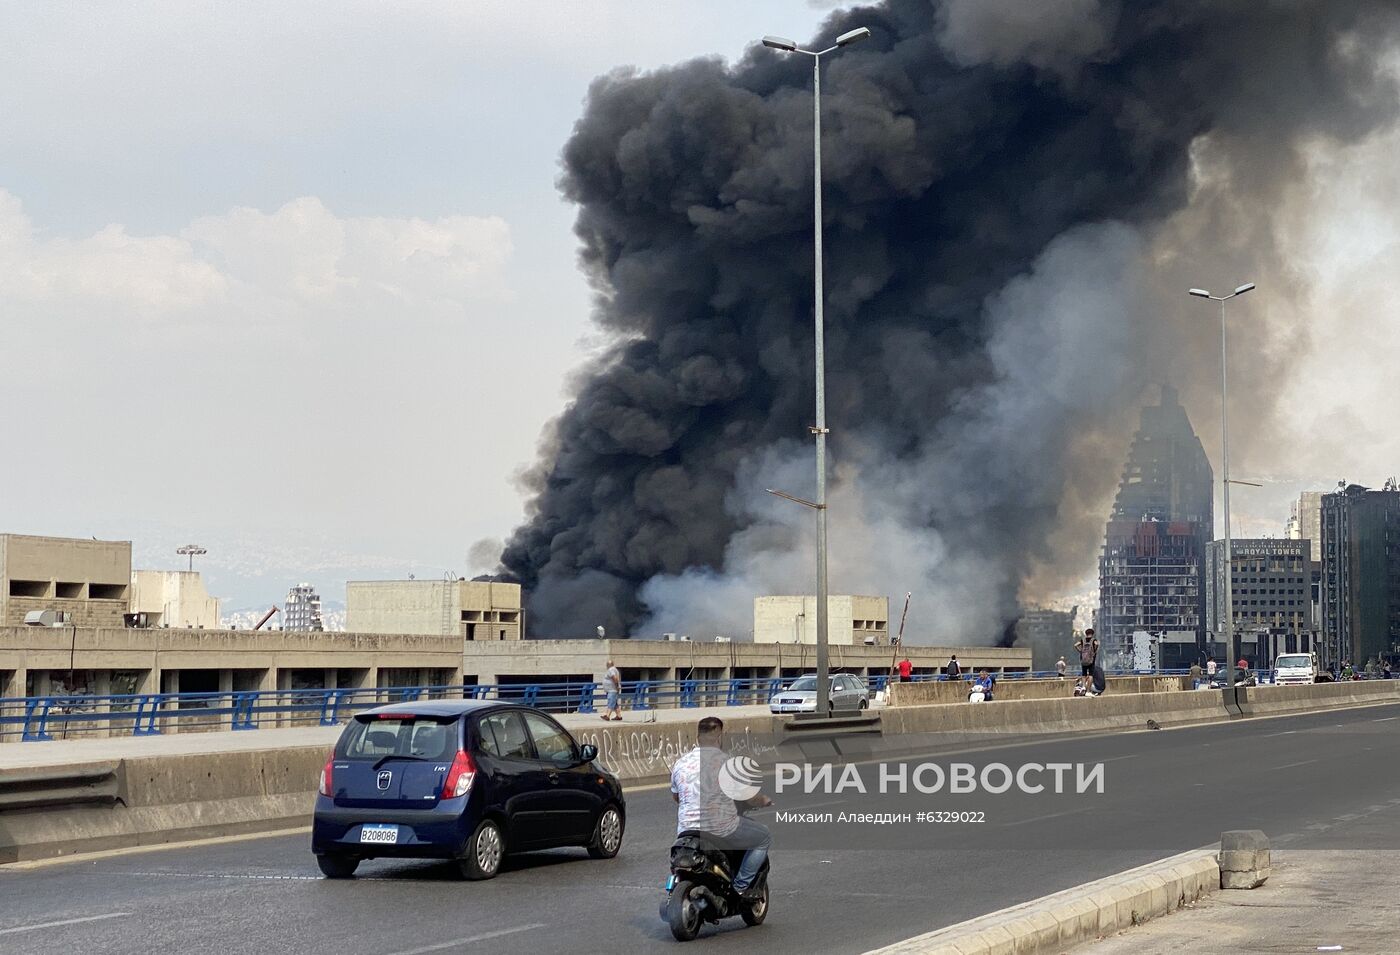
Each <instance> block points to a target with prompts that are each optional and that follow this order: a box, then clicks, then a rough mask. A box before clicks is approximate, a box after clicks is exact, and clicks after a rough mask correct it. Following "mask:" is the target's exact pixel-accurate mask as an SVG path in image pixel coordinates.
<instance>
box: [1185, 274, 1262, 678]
mask: <svg viewBox="0 0 1400 955" xmlns="http://www.w3.org/2000/svg"><path fill="white" fill-rule="evenodd" d="M1253 289H1254V283H1253V282H1246V283H1245V284H1244V285H1241V286H1240V287H1239V288H1237V289H1235V290H1234V291H1233V292H1231V293H1230V294H1229V295H1212V294H1210V293H1209V292H1207V291H1206V290H1205V289H1203V288H1193V289H1192V290H1191V294H1192V295H1194V296H1195V297H1196V298H1208V299H1210V300H1211V301H1212V302H1219V303H1220V445H1221V448H1220V466H1221V469H1222V470H1223V471H1224V477H1223V479H1222V480H1221V486H1222V487H1223V488H1224V492H1225V626H1226V627H1228V628H1229V630H1228V636H1227V637H1226V644H1225V645H1226V647H1227V648H1228V649H1227V650H1226V654H1227V656H1228V657H1229V659H1227V660H1226V661H1225V665H1226V666H1227V667H1229V668H1230V685H1231V686H1232V687H1233V686H1234V685H1235V684H1237V683H1239V681H1240V671H1239V667H1238V666H1236V662H1237V661H1238V660H1239V658H1240V656H1239V655H1240V641H1239V634H1238V633H1237V632H1236V630H1235V592H1234V575H1235V567H1234V564H1233V563H1232V562H1231V560H1230V419H1229V414H1228V413H1227V410H1226V409H1227V407H1228V405H1229V396H1230V390H1229V376H1228V374H1227V373H1226V358H1225V303H1226V302H1228V301H1230V299H1232V298H1234V297H1235V296H1236V295H1243V294H1244V293H1245V292H1249V291H1252V290H1253Z"/></svg>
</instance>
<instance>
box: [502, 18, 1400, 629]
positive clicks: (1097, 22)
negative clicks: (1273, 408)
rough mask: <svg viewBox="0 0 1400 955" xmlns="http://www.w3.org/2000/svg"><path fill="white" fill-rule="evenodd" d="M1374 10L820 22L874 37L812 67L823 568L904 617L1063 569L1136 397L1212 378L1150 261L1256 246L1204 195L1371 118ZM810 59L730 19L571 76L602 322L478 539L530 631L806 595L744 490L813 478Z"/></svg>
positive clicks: (1276, 168)
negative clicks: (817, 174) (692, 50)
mask: <svg viewBox="0 0 1400 955" xmlns="http://www.w3.org/2000/svg"><path fill="white" fill-rule="evenodd" d="M1031 7H1034V8H1035V10H1034V11H1031V9H1030V8H1031ZM1397 21H1400V8H1397V7H1396V6H1395V5H1394V4H1392V3H1385V2H1379V0H1329V2H1327V3H1325V4H1305V5H1300V4H1296V3H1292V2H1270V0H1160V2H1155V3H1146V2H1144V3H1135V4H1129V3H1117V2H1113V0H1097V2H1095V0H1055V2H1053V3H1050V2H1047V3H1044V4H1024V3H1018V2H1014V0H996V2H992V0H987V2H979V3H972V2H965V0H943V2H941V3H932V4H930V3H928V2H927V0H889V2H887V3H885V4H883V5H880V6H875V7H868V8H863V9H859V10H854V11H849V12H844V13H839V14H836V15H834V16H833V17H832V19H831V21H830V22H828V24H827V25H826V28H825V30H824V31H823V35H824V36H826V35H835V34H836V33H837V32H840V31H842V30H844V29H849V28H852V27H854V26H858V25H864V26H868V27H870V28H871V30H872V31H873V34H874V37H873V39H871V40H868V41H866V42H865V43H863V44H861V45H858V46H855V47H851V48H849V49H848V50H844V51H842V52H841V54H840V55H838V56H835V57H832V58H831V60H830V62H829V65H828V66H826V67H824V70H825V71H826V72H825V76H824V82H823V123H824V136H823V152H824V159H825V165H824V186H825V197H826V206H825V208H826V223H825V225H826V231H825V240H826V245H827V250H828V258H827V271H826V283H827V301H826V310H827V369H828V375H827V387H828V417H829V424H830V426H831V428H832V436H831V445H830V446H831V450H832V459H833V463H832V478H833V487H832V490H831V501H832V510H831V521H832V538H831V541H832V543H831V549H832V587H833V592H874V593H902V592H903V591H904V590H906V589H908V590H913V591H916V592H917V593H918V594H919V597H920V600H921V601H922V602H923V604H924V606H926V607H928V608H930V612H929V613H927V614H926V615H925V617H924V623H923V625H922V626H921V627H920V628H919V629H918V630H917V631H916V632H914V633H913V634H912V639H915V640H934V641H945V640H956V641H958V642H964V641H970V642H994V641H996V640H997V639H1000V638H1001V635H1002V632H1003V629H1004V626H1005V623H1006V621H1007V619H1009V618H1011V617H1013V616H1014V615H1015V613H1016V607H1017V603H1018V600H1019V599H1021V598H1022V597H1024V596H1026V594H1027V592H1028V590H1029V591H1034V590H1035V589H1037V588H1039V587H1048V586H1052V585H1053V584H1055V583H1060V582H1062V578H1063V577H1064V576H1066V572H1063V571H1062V570H1060V569H1058V567H1057V565H1058V564H1059V562H1060V558H1061V556H1062V555H1063V554H1065V553H1069V552H1072V553H1074V554H1075V555H1077V556H1079V557H1081V558H1082V557H1083V556H1084V554H1085V553H1086V552H1087V551H1088V550H1091V549H1092V544H1091V543H1090V542H1091V541H1092V539H1093V538H1095V537H1097V536H1098V535H1099V534H1101V532H1102V525H1101V522H1102V519H1103V514H1102V513H1101V512H1095V511H1093V510H1092V509H1093V508H1096V507H1098V506H1100V505H1101V503H1102V497H1103V495H1104V493H1106V492H1107V491H1108V489H1109V488H1110V487H1111V485H1112V483H1113V480H1114V477H1115V475H1114V473H1113V472H1114V471H1115V470H1116V467H1117V460H1118V458H1119V456H1121V453H1122V450H1123V445H1122V443H1121V442H1122V440H1123V436H1124V433H1125V431H1126V430H1130V428H1131V425H1132V423H1133V419H1134V418H1135V403H1136V401H1137V400H1138V399H1140V398H1142V397H1144V396H1146V395H1148V394H1149V388H1150V386H1151V385H1153V384H1154V383H1155V382H1157V381H1160V380H1162V379H1163V378H1164V377H1166V376H1168V375H1170V376H1171V377H1172V379H1173V380H1174V381H1176V382H1177V383H1178V384H1182V383H1184V384H1185V385H1186V386H1187V387H1188V388H1189V387H1190V386H1192V385H1195V384H1202V383H1205V382H1208V381H1210V380H1211V378H1210V376H1211V375H1213V374H1215V373H1217V370H1218V365H1216V364H1214V363H1212V362H1210V359H1209V356H1210V354H1211V353H1210V341H1211V338H1210V334H1209V327H1208V326H1206V327H1205V328H1204V329H1203V328H1202V325H1203V319H1202V316H1201V315H1200V314H1199V313H1198V312H1194V311H1189V310H1188V309H1187V308H1186V307H1185V306H1184V305H1181V304H1179V301H1178V300H1179V299H1180V298H1181V295H1180V293H1181V290H1182V288H1184V287H1185V286H1184V284H1183V283H1184V282H1185V281H1187V280H1186V279H1185V278H1184V277H1183V276H1184V275H1185V274H1186V272H1187V270H1188V269H1189V270H1193V271H1191V272H1190V274H1191V275H1192V277H1193V283H1192V284H1199V279H1198V278H1196V277H1197V276H1199V275H1200V274H1201V273H1202V272H1204V273H1205V274H1206V276H1207V278H1208V279H1209V280H1211V281H1214V278H1213V276H1215V275H1216V273H1217V272H1218V271H1219V272H1221V273H1222V274H1227V273H1225V271H1224V270H1225V269H1226V268H1227V267H1228V268H1235V267H1238V268H1239V269H1242V270H1243V269H1253V268H1256V267H1263V268H1275V269H1278V271H1279V272H1280V273H1282V272H1284V270H1283V269H1282V268H1281V267H1280V265H1281V263H1279V262H1278V261H1277V258H1276V254H1275V252H1274V247H1275V243H1274V241H1273V237H1272V234H1271V232H1270V227H1269V224H1268V221H1267V218H1266V217H1262V216H1260V215H1258V214H1257V213H1256V214H1255V215H1254V216H1253V217H1252V218H1251V217H1250V216H1248V215H1240V212H1241V208H1240V206H1239V205H1237V204H1238V203H1243V202H1244V201H1245V200H1246V199H1247V198H1252V199H1255V200H1258V199H1261V198H1267V197H1269V196H1271V195H1273V194H1276V193H1277V191H1278V190H1280V189H1282V188H1284V186H1285V185H1286V184H1287V182H1288V181H1289V179H1290V177H1291V176H1293V175H1295V174H1296V172H1297V170H1298V168H1299V166H1300V158H1299V157H1300V150H1302V149H1303V148H1304V147H1305V146H1306V145H1307V144H1309V143H1315V142H1317V141H1319V140H1338V141H1350V140H1354V139H1357V138H1360V137H1363V136H1365V135H1366V134H1367V133H1368V132H1370V131H1372V130H1374V129H1377V128H1379V127H1381V126H1383V125H1385V124H1387V123H1389V122H1391V121H1392V120H1393V118H1394V113H1395V109H1396V102H1397V90H1396V88H1395V83H1394V82H1393V79H1392V78H1391V77H1390V76H1389V75H1388V74H1386V73H1384V72H1383V71H1382V70H1380V69H1379V68H1378V64H1379V63H1380V62H1381V59H1382V57H1383V55H1384V54H1385V53H1386V52H1387V51H1388V50H1390V49H1391V48H1392V45H1393V42H1394V39H1395V37H1396V35H1397ZM807 64H808V61H806V60H805V59H797V58H791V59H785V58H783V57H781V56H779V55H776V54H774V53H773V52H772V51H768V50H762V49H755V50H753V51H751V52H750V53H749V54H748V55H747V56H746V57H745V58H744V59H743V60H741V61H740V62H739V63H738V64H736V65H734V66H733V67H728V66H726V65H725V64H723V63H721V62H718V61H716V60H703V59H702V60H696V61H693V62H690V63H686V64H682V65H680V66H677V67H674V68H670V69H666V70H661V71H657V72H655V73H648V74H639V73H636V72H633V71H626V70H623V71H618V72H616V73H614V74H611V75H609V76H606V77H603V78H601V79H599V80H598V81H596V82H595V84H594V86H593V88H592V90H591V92H590V96H589V100H588V104H587V108H586V111H585V114H584V116H583V118H582V119H581V120H580V121H579V123H578V125H577V127H576V129H575V133H574V136H573V137H572V139H571V140H570V141H569V143H568V145H567V146H566V148H565V151H564V156H563V165H564V172H563V177H562V186H563V189H564V192H565V194H566V195H567V197H568V198H569V199H571V200H572V201H574V202H575V203H577V204H578V206H579V216H578V222H577V226H576V230H577V233H578V235H579V237H580V240H581V242H582V263H583V266H584V268H585V269H586V271H587V274H588V275H589V277H590V280H591V281H592V282H593V284H594V287H595V289H596V291H597V311H596V321H597V322H598V324H599V325H600V326H601V328H602V329H603V330H604V331H605V332H607V333H609V334H611V335H613V336H615V344H614V345H613V346H612V347H611V348H610V349H609V350H608V351H607V353H606V354H605V355H604V357H603V358H602V359H601V360H600V361H599V362H598V363H597V364H596V366H595V367H592V368H590V369H588V370H587V373H586V374H585V375H584V376H583V377H581V379H580V383H579V386H578V391H577V396H576V398H575V399H574V401H573V402H572V403H571V404H570V405H569V407H568V408H567V409H566V411H565V412H564V413H563V415H562V416H561V417H560V418H559V419H558V421H556V422H555V423H554V424H553V426H552V427H551V430H550V433H549V434H548V435H547V436H546V441H545V446H544V447H543V448H542V460H541V461H540V463H539V464H538V465H537V466H536V467H535V468H534V469H533V470H532V471H531V472H530V473H529V475H527V478H526V481H527V485H528V486H529V488H530V489H531V490H532V492H533V494H534V498H533V502H532V505H531V514H530V517H529V519H528V521H527V523H526V524H525V525H524V526H522V527H521V528H519V529H518V530H517V531H516V532H515V534H514V535H513V536H512V538H511V539H510V541H508V542H507V545H506V548H505V551H504V555H503V558H502V563H503V565H504V570H505V572H506V573H508V574H509V575H511V576H513V577H515V578H516V579H519V580H520V581H522V582H523V583H524V584H525V585H526V586H527V588H528V589H529V591H530V595H531V596H530V601H531V603H530V606H531V610H532V613H533V618H532V624H531V630H532V631H533V632H534V633H535V634H537V635H542V636H546V635H577V634H583V633H587V632H590V631H591V630H592V628H593V626H594V625H596V624H599V623H602V624H604V625H606V626H608V628H609V630H610V631H611V632H612V633H614V634H616V633H620V632H627V631H634V632H638V633H639V634H640V633H647V634H653V633H657V632H660V631H662V630H668V629H675V630H685V631H687V632H694V633H697V634H699V635H707V634H708V628H710V627H713V628H715V629H714V631H713V632H728V633H731V634H734V633H738V634H741V635H742V634H743V633H744V632H746V631H747V625H746V623H745V621H746V620H747V618H748V616H749V613H750V600H751V598H752V597H753V596H754V595H755V594H757V593H763V592H784V591H785V592H803V591H810V588H811V584H810V579H811V576H812V562H811V557H810V554H811V546H810V541H811V526H810V525H811V521H810V516H809V514H807V513H803V512H801V511H800V509H798V508H796V506H795V505H790V504H788V503H786V502H782V501H776V500H773V499H771V498H768V497H767V496H766V495H765V494H764V493H763V488H764V487H775V486H777V487H783V488H785V489H787V490H789V491H791V492H793V493H796V494H799V495H803V494H809V493H810V491H811V487H812V481H813V479H812V475H811V473H810V472H811V465H810V462H811V447H810V442H809V441H807V440H804V438H805V435H806V426H807V425H808V424H810V423H811V417H812V411H811V405H812V369H811V364H812V362H811V355H812V345H811V245H810V243H811V231H810V222H811V220H810V215H811V213H810V208H811V206H810V203H811V185H812V182H811V91H810V68H809V66H808V65H807ZM1251 221H1252V222H1253V223H1254V224H1253V225H1251V224H1249V223H1250V222H1251ZM1212 243H1213V245H1212ZM1228 274H1241V273H1234V272H1230V273H1228ZM1228 281H1229V280H1228V279H1225V278H1222V279H1221V284H1222V285H1223V284H1225V283H1226V282H1228ZM1288 281H1289V280H1288V279H1287V278H1286V276H1283V275H1281V276H1280V278H1279V279H1278V281H1277V282H1276V286H1284V287H1286V285H1287V282H1288ZM1202 331H1204V332H1205V334H1204V335H1203V334H1202ZM1266 333H1267V332H1266V331H1261V332H1260V334H1261V335H1264V334H1266ZM1277 361H1278V359H1276V358H1272V359H1271V358H1269V357H1267V355H1265V356H1263V357H1260V358H1259V359H1258V360H1257V361H1255V362H1253V363H1251V367H1250V368H1249V369H1247V370H1246V371H1245V372H1244V373H1243V374H1244V376H1245V378H1246V384H1248V383H1249V378H1250V376H1267V375H1268V374H1269V373H1270V372H1271V371H1273V370H1274V369H1275V368H1276V365H1277ZM1184 390H1185V389H1184ZM1256 400H1257V396H1256ZM1245 440H1246V441H1247V440H1248V439H1247V438H1246V439H1245ZM1091 517H1092V520H1090V518H1091ZM1091 528H1092V529H1091ZM1067 538H1072V542H1071V543H1069V544H1066V542H1065V541H1066V539H1067Z"/></svg>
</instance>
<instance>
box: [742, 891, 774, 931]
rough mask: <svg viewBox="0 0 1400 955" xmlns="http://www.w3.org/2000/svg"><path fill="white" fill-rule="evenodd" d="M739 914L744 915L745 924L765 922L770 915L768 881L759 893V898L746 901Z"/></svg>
mask: <svg viewBox="0 0 1400 955" xmlns="http://www.w3.org/2000/svg"><path fill="white" fill-rule="evenodd" d="M739 914H740V915H741V916H743V919H744V924H745V925H762V924H763V920H764V919H766V918H767V917H768V883H767V882H766V881H765V882H764V883H763V888H762V890H760V891H759V893H758V898H756V899H754V900H753V901H752V902H747V903H745V905H744V907H743V908H742V909H740V911H739Z"/></svg>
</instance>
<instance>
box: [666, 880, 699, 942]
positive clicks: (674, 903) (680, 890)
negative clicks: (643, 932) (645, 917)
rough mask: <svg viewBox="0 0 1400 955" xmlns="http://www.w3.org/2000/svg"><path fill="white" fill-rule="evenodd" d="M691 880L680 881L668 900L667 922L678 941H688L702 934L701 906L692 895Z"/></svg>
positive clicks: (692, 885) (692, 886)
mask: <svg viewBox="0 0 1400 955" xmlns="http://www.w3.org/2000/svg"><path fill="white" fill-rule="evenodd" d="M694 888H695V886H694V884H692V883H690V882H678V883H677V884H676V887H675V888H674V889H672V890H671V897H670V898H669V899H667V901H666V923H667V924H668V925H670V926H671V934H672V935H674V936H675V937H676V941H678V942H688V941H690V940H691V939H693V938H694V937H695V936H697V935H699V934H700V908H699V907H698V906H697V905H696V904H695V900H694V899H692V898H691V897H690V892H691V890H692V889H694Z"/></svg>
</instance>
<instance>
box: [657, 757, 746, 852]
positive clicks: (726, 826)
mask: <svg viewBox="0 0 1400 955" xmlns="http://www.w3.org/2000/svg"><path fill="white" fill-rule="evenodd" d="M727 758H728V757H726V756H725V755H724V750H722V749H716V748H715V747H713V746H696V747H695V748H694V749H692V750H691V751H690V752H688V753H686V754H685V755H684V756H682V757H681V758H680V759H678V760H676V765H675V766H674V767H672V769H671V792H673V793H675V794H676V795H677V796H679V797H680V805H679V806H678V807H677V812H676V833H677V834H679V833H682V832H685V831H686V830H687V829H698V830H700V831H701V832H709V833H713V834H714V835H717V836H727V835H729V834H730V833H732V832H733V831H734V830H735V829H738V828H739V811H738V810H737V809H736V808H735V807H734V800H733V799H731V798H730V797H728V796H726V795H725V794H724V792H723V791H722V790H721V789H720V788H719V771H720V769H721V768H723V766H724V762H725V760H726V759H727Z"/></svg>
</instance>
